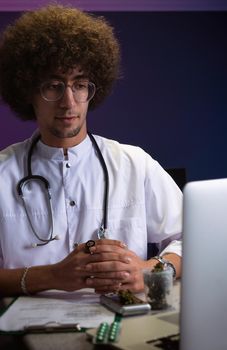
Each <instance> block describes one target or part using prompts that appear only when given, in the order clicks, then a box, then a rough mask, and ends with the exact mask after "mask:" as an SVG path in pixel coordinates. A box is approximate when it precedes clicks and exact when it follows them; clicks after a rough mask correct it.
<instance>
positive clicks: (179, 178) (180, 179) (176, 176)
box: [165, 168, 187, 190]
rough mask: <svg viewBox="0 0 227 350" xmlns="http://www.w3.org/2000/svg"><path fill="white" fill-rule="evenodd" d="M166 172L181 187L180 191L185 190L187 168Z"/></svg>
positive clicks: (169, 169) (171, 169)
mask: <svg viewBox="0 0 227 350" xmlns="http://www.w3.org/2000/svg"><path fill="white" fill-rule="evenodd" d="M165 170H166V171H167V173H168V174H169V175H170V176H171V177H172V178H173V180H174V181H175V182H176V184H177V185H178V186H179V187H180V189H181V190H183V188H184V186H185V185H186V182H187V176H186V169H185V168H168V169H165Z"/></svg>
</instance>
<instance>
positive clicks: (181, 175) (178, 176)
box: [147, 168, 187, 259]
mask: <svg viewBox="0 0 227 350" xmlns="http://www.w3.org/2000/svg"><path fill="white" fill-rule="evenodd" d="M165 170H166V171H167V173H168V174H169V175H170V176H171V177H172V178H173V180H174V181H175V182H176V184H177V185H178V186H179V188H180V189H181V190H183V188H184V186H185V185H186V183H187V176H186V169H185V168H168V169H165ZM168 243H169V240H166V241H163V242H162V243H148V245H147V257H148V259H150V258H152V256H155V255H158V253H159V251H160V249H163V248H164V247H165V246H166V245H167V244H168Z"/></svg>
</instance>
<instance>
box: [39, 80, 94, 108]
mask: <svg viewBox="0 0 227 350" xmlns="http://www.w3.org/2000/svg"><path fill="white" fill-rule="evenodd" d="M67 87H70V89H71V90H72V92H73V96H74V99H75V100H76V102H82V103H83V102H88V101H90V100H91V99H92V98H93V97H94V94H95V90H96V88H95V84H94V83H91V82H90V81H87V80H77V81H75V82H74V83H73V84H72V85H66V84H65V83H64V82H63V81H60V80H49V81H45V82H44V83H42V84H41V86H40V93H41V96H42V98H43V99H44V100H46V101H48V102H55V101H58V100H60V99H61V98H62V97H63V96H64V93H65V90H66V88H67Z"/></svg>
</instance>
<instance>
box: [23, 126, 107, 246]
mask: <svg viewBox="0 0 227 350" xmlns="http://www.w3.org/2000/svg"><path fill="white" fill-rule="evenodd" d="M88 136H89V137H90V140H91V142H92V144H93V146H94V148H95V150H96V153H97V156H98V159H99V161H100V164H101V166H102V169H103V173H104V180H105V185H104V186H105V188H104V196H103V220H102V224H101V226H100V228H99V229H98V231H97V237H98V239H102V238H105V237H106V232H107V221H108V193H109V174H108V170H107V166H106V163H105V160H104V158H103V156H102V153H101V151H100V148H99V146H98V144H97V142H96V140H95V138H94V136H93V135H92V134H91V133H90V132H88ZM40 138H41V135H38V136H36V137H35V138H34V140H33V141H32V143H31V146H30V148H29V150H28V157H27V174H28V175H27V176H25V177H23V179H21V180H20V181H19V182H18V184H17V193H18V195H19V196H20V197H21V199H22V202H23V206H24V209H25V212H26V216H27V218H28V221H29V224H30V226H31V229H32V232H33V234H34V235H35V237H36V238H37V239H38V240H39V241H40V242H41V243H33V244H32V247H33V248H35V247H40V246H43V245H46V244H48V243H50V242H52V241H54V240H58V239H60V236H59V235H55V236H54V232H53V231H54V218H53V207H52V198H51V190H50V184H49V181H48V180H47V179H45V177H43V176H41V175H33V174H32V167H31V164H32V155H33V152H34V148H35V146H36V144H37V142H38V141H39V140H40ZM32 181H39V182H41V183H42V184H43V185H44V188H45V192H46V197H47V202H48V212H49V213H48V214H49V216H50V232H49V236H48V238H47V239H44V238H41V237H40V235H39V234H38V233H37V232H36V230H35V228H34V226H33V224H32V220H31V217H30V215H29V213H28V210H27V205H26V201H25V197H24V187H25V186H27V185H28V184H29V183H31V182H32Z"/></svg>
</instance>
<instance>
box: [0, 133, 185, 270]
mask: <svg viewBox="0 0 227 350" xmlns="http://www.w3.org/2000/svg"><path fill="white" fill-rule="evenodd" d="M95 138H96V141H97V143H98V145H99V147H100V150H101V152H102V155H103V157H104V159H105V162H106V165H107V168H108V172H109V182H110V185H109V205H108V235H109V238H112V239H119V240H122V241H123V242H125V243H126V244H127V245H128V248H129V249H131V250H133V251H134V252H135V253H136V254H137V255H138V256H140V257H141V258H142V259H146V258H147V243H148V242H161V241H162V240H163V239H166V238H170V239H171V237H174V235H176V234H179V233H180V232H181V219H182V217H181V214H182V193H181V191H180V190H179V188H178V187H177V186H176V184H175V183H174V181H173V180H172V178H171V177H170V176H169V175H168V174H167V173H166V172H165V171H164V170H163V168H162V167H161V166H160V165H159V164H158V163H157V162H156V161H155V160H154V159H152V158H151V157H150V156H149V155H148V154H147V153H145V152H144V151H143V150H142V149H141V148H139V147H135V146H129V145H123V144H119V143H118V142H116V141H113V140H109V139H106V138H102V137H99V136H95ZM30 144H31V139H28V140H25V141H24V142H21V143H18V144H15V145H12V146H10V147H8V148H6V149H5V150H3V151H1V152H0V174H1V176H0V267H4V268H16V267H22V266H33V265H38V264H39V265H40V264H41V265H43V264H51V263H55V262H58V261H60V260H61V259H63V258H64V257H65V256H66V255H67V254H69V253H70V252H71V251H72V250H73V246H74V243H75V242H78V243H80V242H86V241H87V240H89V239H96V238H97V230H98V229H99V227H100V226H101V224H102V219H103V196H104V173H103V170H102V167H101V165H100V162H99V160H98V158H97V155H96V152H95V150H94V147H93V145H92V143H91V140H90V138H89V137H88V136H87V137H86V139H85V140H84V141H83V142H82V143H80V144H79V145H77V146H75V147H72V148H70V149H69V150H68V160H67V159H65V158H64V154H63V150H62V149H60V148H54V147H49V146H47V145H45V144H43V143H42V142H41V141H39V142H38V144H37V145H36V147H35V150H34V153H33V156H32V173H33V174H34V175H41V176H44V177H45V178H46V179H47V180H48V181H49V183H50V186H51V195H52V206H53V217H54V235H56V234H57V235H59V236H60V240H55V241H53V242H50V243H49V244H47V245H45V246H43V247H36V248H32V247H31V246H32V244H33V243H39V240H38V239H37V238H36V237H35V235H34V234H33V232H32V229H31V226H30V224H29V221H28V217H27V215H26V212H25V209H24V206H23V204H22V201H21V198H20V197H19V195H18V193H17V189H16V187H17V183H18V181H19V180H20V179H21V178H23V177H24V176H26V175H27V154H28V149H29V147H30ZM24 192H25V197H26V202H27V210H28V212H29V216H30V218H31V222H32V224H33V226H34V228H35V231H36V232H37V233H38V234H39V236H40V237H44V238H47V236H48V234H49V230H50V226H51V225H50V215H49V212H48V201H47V199H46V198H45V192H44V191H43V188H42V187H41V186H40V184H39V183H37V182H33V183H32V184H30V185H28V186H25V188H24ZM166 251H168V252H175V253H176V254H178V255H181V242H180V241H176V240H174V241H172V242H171V244H170V245H169V246H168V247H167V248H166Z"/></svg>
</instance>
